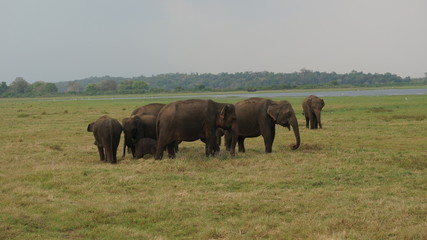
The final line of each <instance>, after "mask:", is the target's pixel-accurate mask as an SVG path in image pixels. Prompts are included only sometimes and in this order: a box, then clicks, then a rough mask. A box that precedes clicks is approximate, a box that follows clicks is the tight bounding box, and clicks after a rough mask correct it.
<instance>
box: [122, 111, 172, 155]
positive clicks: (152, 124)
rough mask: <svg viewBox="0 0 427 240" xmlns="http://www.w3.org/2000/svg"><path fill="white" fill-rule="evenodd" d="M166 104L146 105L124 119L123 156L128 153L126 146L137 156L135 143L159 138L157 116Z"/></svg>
mask: <svg viewBox="0 0 427 240" xmlns="http://www.w3.org/2000/svg"><path fill="white" fill-rule="evenodd" d="M165 105H166V104H162V103H152V104H148V105H144V106H142V107H139V108H137V109H135V110H134V111H132V114H131V116H130V117H126V118H124V119H123V120H122V123H123V132H124V139H125V144H124V147H123V156H122V158H124V157H125V155H126V147H128V148H130V149H131V151H132V155H133V156H135V144H136V143H137V142H138V140H139V139H141V138H152V139H157V133H156V118H157V115H158V114H159V112H160V109H162V107H163V106H165Z"/></svg>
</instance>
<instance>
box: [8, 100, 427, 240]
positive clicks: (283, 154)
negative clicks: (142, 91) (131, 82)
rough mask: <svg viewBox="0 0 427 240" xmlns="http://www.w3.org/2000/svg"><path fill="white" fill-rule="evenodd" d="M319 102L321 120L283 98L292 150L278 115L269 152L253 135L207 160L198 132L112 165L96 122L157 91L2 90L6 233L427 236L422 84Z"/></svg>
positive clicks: (426, 126) (122, 113)
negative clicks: (51, 95) (293, 121)
mask: <svg viewBox="0 0 427 240" xmlns="http://www.w3.org/2000/svg"><path fill="white" fill-rule="evenodd" d="M324 99H325V102H326V106H325V108H324V111H323V115H322V120H323V126H324V128H323V129H319V130H308V129H306V128H305V127H304V126H305V122H304V121H303V116H302V115H301V112H302V109H301V103H302V100H303V98H288V99H286V100H288V101H290V102H291V103H292V105H293V107H294V109H295V111H296V112H297V113H298V115H297V117H298V119H299V123H300V131H301V141H302V145H301V147H300V148H299V149H298V150H296V151H292V150H290V149H289V145H290V144H291V143H294V142H295V138H294V136H293V133H292V131H291V132H289V131H288V130H287V129H285V128H282V127H279V126H278V127H277V129H276V130H277V137H276V141H275V143H274V145H273V153H272V154H265V153H264V151H263V149H264V146H263V141H262V138H255V139H248V140H247V141H246V150H247V152H246V153H244V154H242V153H240V154H238V155H237V156H236V157H233V158H232V157H230V156H228V155H227V154H226V153H221V154H220V155H219V156H217V157H215V158H205V157H204V146H203V144H202V143H201V142H199V141H197V142H193V143H183V144H181V147H180V152H179V153H178V154H177V158H176V159H173V160H169V159H167V158H164V159H163V160H161V161H155V160H154V159H153V157H148V158H146V159H140V160H132V159H130V158H126V159H124V160H121V161H120V163H119V164H117V165H111V164H107V163H102V162H100V161H99V160H98V153H97V150H96V147H95V146H94V145H93V141H94V140H93V135H92V134H91V133H88V132H86V127H87V124H88V123H90V122H92V121H94V120H96V119H97V118H98V117H100V116H102V115H105V114H107V115H109V116H111V117H113V118H117V119H119V120H120V121H121V119H122V118H123V117H126V116H128V115H129V114H130V112H131V111H132V110H133V109H134V108H136V107H138V106H142V105H144V104H148V103H151V102H153V100H150V99H147V100H114V101H97V100H67V101H45V100H40V99H2V100H0V109H1V115H0V133H1V134H0V149H1V151H0V164H1V166H0V239H32V240H36V239H427V107H426V102H427V95H421V96H379V97H325V98H324ZM56 100H63V99H56ZM216 100H217V101H220V102H229V103H235V102H237V101H238V100H240V99H237V98H224V99H216ZM155 101H156V102H164V103H167V102H171V101H174V99H171V98H168V99H156V100H155ZM122 144H123V139H122V141H121V143H120V146H119V154H118V155H120V156H121V150H122V146H123V145H122Z"/></svg>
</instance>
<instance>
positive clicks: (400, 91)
mask: <svg viewBox="0 0 427 240" xmlns="http://www.w3.org/2000/svg"><path fill="white" fill-rule="evenodd" d="M423 94H427V88H420V89H379V90H351V91H334V92H325V91H316V90H313V91H308V92H286V91H283V92H274V93H271V92H262V91H261V92H247V93H235V94H218V95H216V94H213V95H203V94H201V95H191V96H179V97H182V98H201V97H211V98H224V97H241V98H250V97H265V98H275V97H304V96H308V95H316V96H319V97H340V96H348V97H355V96H393V95H423ZM175 97H176V96H174V98H175Z"/></svg>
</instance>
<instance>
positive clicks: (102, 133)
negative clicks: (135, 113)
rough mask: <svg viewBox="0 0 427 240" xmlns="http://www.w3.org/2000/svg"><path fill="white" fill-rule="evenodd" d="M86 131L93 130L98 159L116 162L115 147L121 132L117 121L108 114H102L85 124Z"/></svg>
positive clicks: (120, 126) (117, 144)
mask: <svg viewBox="0 0 427 240" xmlns="http://www.w3.org/2000/svg"><path fill="white" fill-rule="evenodd" d="M87 131H88V132H93V136H94V137H95V145H96V146H97V147H98V153H99V158H100V160H101V161H106V162H110V163H117V157H116V154H117V147H118V146H119V143H120V137H121V134H122V125H120V123H119V121H117V120H116V119H113V118H110V117H108V116H102V117H100V118H99V119H98V120H96V121H95V122H92V123H90V124H89V125H88V126H87Z"/></svg>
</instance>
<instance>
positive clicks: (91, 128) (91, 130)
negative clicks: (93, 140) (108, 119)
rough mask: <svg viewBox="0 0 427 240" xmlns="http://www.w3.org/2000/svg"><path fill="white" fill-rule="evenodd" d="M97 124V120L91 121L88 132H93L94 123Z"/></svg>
mask: <svg viewBox="0 0 427 240" xmlns="http://www.w3.org/2000/svg"><path fill="white" fill-rule="evenodd" d="M94 124H95V122H93V123H89V125H87V131H88V132H93V125H94Z"/></svg>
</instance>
